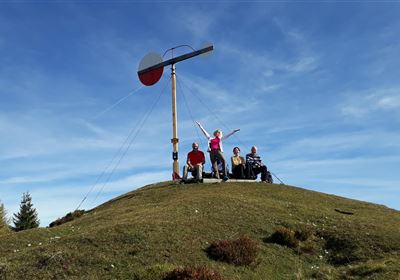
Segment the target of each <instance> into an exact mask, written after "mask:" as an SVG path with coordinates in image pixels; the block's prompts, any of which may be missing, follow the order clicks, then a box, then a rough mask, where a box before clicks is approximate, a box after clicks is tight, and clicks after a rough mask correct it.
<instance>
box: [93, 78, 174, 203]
mask: <svg viewBox="0 0 400 280" xmlns="http://www.w3.org/2000/svg"><path fill="white" fill-rule="evenodd" d="M167 85H168V83H166V84H165V86H164V88H163V89H162V90H161V91H160V93H159V95H158V96H157V98H156V100H155V101H154V102H153V104H152V106H151V108H150V110H149V111H147V112H146V114H145V115H144V117H143V118H142V119H141V122H140V123H139V128H138V129H137V130H136V133H135V135H134V136H133V138H132V139H131V140H130V142H129V144H128V146H127V147H126V148H125V151H124V152H123V154H122V155H121V156H120V157H119V159H118V162H117V164H116V165H115V166H114V168H113V169H112V171H111V173H109V175H108V177H107V179H106V181H105V182H104V184H103V185H102V187H101V188H100V190H99V191H98V192H97V194H96V197H95V198H94V199H93V201H92V202H91V205H93V204H94V202H95V201H96V200H97V198H98V197H99V195H100V194H101V192H102V191H103V189H104V188H105V186H106V185H107V184H108V182H109V181H110V179H111V177H112V175H113V174H114V172H115V170H116V169H117V168H118V166H119V164H120V163H121V161H122V159H123V158H124V157H125V155H126V154H127V152H128V151H129V149H130V147H131V146H132V144H133V142H134V141H135V140H136V138H137V136H138V135H139V132H140V131H141V129H142V128H143V126H144V124H145V123H146V121H147V119H148V117H149V116H150V114H151V113H152V112H153V109H154V107H155V106H156V105H157V103H158V101H159V100H160V97H161V95H162V93H163V92H164V90H165V89H166V87H167ZM130 136H131V135H129V137H130Z"/></svg>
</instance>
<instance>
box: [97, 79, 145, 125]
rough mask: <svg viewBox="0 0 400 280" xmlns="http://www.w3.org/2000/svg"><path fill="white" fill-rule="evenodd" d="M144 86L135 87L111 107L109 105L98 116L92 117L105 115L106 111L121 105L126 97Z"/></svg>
mask: <svg viewBox="0 0 400 280" xmlns="http://www.w3.org/2000/svg"><path fill="white" fill-rule="evenodd" d="M143 87H144V85H140V86H138V87H137V88H135V89H134V90H131V91H130V92H129V93H128V94H127V95H126V96H124V97H122V98H120V99H119V100H117V101H116V102H115V103H114V104H112V105H110V106H109V107H107V108H106V109H104V110H103V111H101V112H100V113H98V114H97V115H96V116H94V117H93V118H92V120H96V119H98V118H99V117H101V116H102V115H104V114H105V113H107V112H108V111H110V110H112V109H114V107H116V106H117V105H119V104H120V103H121V102H123V101H125V99H127V98H128V97H130V96H132V95H133V94H134V93H135V92H137V91H139V90H141V89H142V88H143Z"/></svg>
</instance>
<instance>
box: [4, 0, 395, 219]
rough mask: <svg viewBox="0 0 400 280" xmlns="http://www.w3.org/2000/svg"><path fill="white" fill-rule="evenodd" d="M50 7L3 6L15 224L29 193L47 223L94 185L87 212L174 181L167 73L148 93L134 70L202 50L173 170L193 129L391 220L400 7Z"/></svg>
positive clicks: (187, 79) (184, 76) (9, 182)
mask: <svg viewBox="0 0 400 280" xmlns="http://www.w3.org/2000/svg"><path fill="white" fill-rule="evenodd" d="M51 2H53V1H51ZM51 2H48V1H40V2H29V1H1V2H0V52H1V56H0V131H1V137H0V166H1V169H0V200H1V201H2V202H3V203H4V204H5V207H6V209H7V210H8V212H9V213H10V214H11V213H15V212H17V211H18V206H19V202H20V199H21V196H22V193H23V192H24V191H29V192H30V193H31V194H32V197H33V203H34V205H35V207H36V208H37V210H38V212H39V217H40V219H41V222H42V224H41V225H42V226H46V225H48V223H49V222H51V221H52V220H54V219H56V218H57V217H60V216H63V215H64V214H66V213H67V212H70V211H73V210H74V209H75V208H76V207H77V206H78V204H79V202H80V201H81V200H82V199H83V197H84V196H85V195H86V194H87V193H88V192H89V191H90V190H91V192H90V193H89V195H88V198H87V199H86V200H85V201H84V203H83V205H82V208H84V209H89V208H92V207H94V206H96V205H98V204H99V203H102V202H104V201H107V200H109V199H111V198H113V197H115V196H117V195H119V194H122V193H125V192H128V191H130V190H133V189H135V188H137V187H141V186H143V185H144V184H147V183H152V182H158V181H163V180H168V179H170V177H171V166H172V162H171V149H172V148H171V144H170V139H171V137H172V124H171V93H170V87H171V85H170V79H169V69H168V68H166V69H165V70H164V76H163V78H162V79H161V80H160V82H159V83H157V84H156V85H155V86H152V87H142V86H141V85H140V82H139V81H138V79H137V74H136V72H137V68H138V65H139V62H140V59H141V58H142V57H143V56H144V55H145V54H147V53H148V52H150V51H153V52H158V53H160V54H161V55H162V54H163V53H164V51H165V50H167V49H169V48H171V47H175V46H177V45H181V44H188V45H191V46H192V47H193V48H195V49H198V48H201V47H202V46H204V44H205V43H206V42H212V43H213V44H214V48H215V51H214V52H213V54H212V55H210V56H207V57H196V58H193V59H191V60H188V61H184V62H180V63H178V64H177V66H176V67H177V78H178V85H177V87H178V118H179V138H180V146H179V149H180V159H181V167H182V163H183V162H184V160H185V156H186V153H187V152H188V151H189V150H190V144H191V143H192V142H193V141H200V140H201V142H202V148H203V149H205V147H204V145H205V140H204V139H202V138H201V139H199V135H200V134H199V131H198V130H197V129H196V128H195V125H194V123H193V120H200V121H201V122H202V123H203V125H204V126H205V128H206V129H208V130H210V131H212V130H213V129H215V128H222V129H223V130H224V131H225V132H228V130H231V129H234V128H241V131H240V132H239V133H238V134H237V137H232V138H230V139H229V140H228V141H226V142H225V143H224V148H225V154H226V156H227V157H228V156H230V153H231V150H232V148H233V147H234V146H236V145H239V146H240V147H241V149H242V153H246V152H247V151H248V150H249V149H250V147H251V146H252V145H257V146H258V147H259V152H260V154H261V155H262V157H263V159H264V161H265V163H266V164H267V166H268V167H269V169H270V170H272V171H273V172H274V173H275V174H276V175H278V176H279V177H280V178H281V179H282V180H283V181H284V182H285V183H287V184H290V185H295V186H300V187H304V188H307V189H312V190H316V191H321V192H325V193H331V194H336V195H340V196H345V197H349V198H354V199H358V200H364V201H370V202H374V203H379V204H384V205H386V206H388V207H391V208H395V209H400V204H399V203H400V202H399V200H398V198H399V197H400V174H399V166H400V134H399V129H400V118H399V117H400V110H399V109H400V79H399V78H398V77H399V76H400V70H399V65H400V56H399V53H400V52H399V51H400V36H399V35H400V17H399V14H400V3H399V2H395V1H393V2H390V1H386V2H383V3H380V2H373V1H368V2H367V3H362V2H359V1H354V2H345V1H340V2H335V1H326V2H323V3H318V2H316V1H310V2H307V1H303V2H290V1H286V2H278V1H273V2H267V1H266V2H260V1H259V2H247V3H246V2H236V3H235V2H228V1H225V2H221V3H219V4H215V3H212V2H207V3H205V4H196V3H195V2H186V3H184V2H179V1H175V2H168V1H165V2H151V3H143V2H136V3H135V2H130V1H123V2H113V3H111V2H107V1H101V2H96V1H93V2H91V1H84V2H79V1H59V2H57V1H55V2H54V3H51ZM189 51H191V50H190V49H188V48H182V49H179V50H177V51H176V53H175V54H176V55H178V54H183V53H185V52H189ZM167 58H170V54H167V55H166V59H167ZM149 112H151V113H149ZM142 121H145V122H142ZM142 123H143V124H142ZM200 136H201V135H200ZM125 140H127V141H125ZM128 148H129V149H128ZM207 168H208V169H209V168H210V167H209V165H208V167H207ZM102 174H103V176H101V175H102ZM110 174H111V175H110Z"/></svg>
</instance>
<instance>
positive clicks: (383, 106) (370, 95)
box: [339, 87, 400, 118]
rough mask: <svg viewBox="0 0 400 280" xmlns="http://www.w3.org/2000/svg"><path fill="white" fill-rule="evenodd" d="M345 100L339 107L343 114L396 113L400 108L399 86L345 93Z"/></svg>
mask: <svg viewBox="0 0 400 280" xmlns="http://www.w3.org/2000/svg"><path fill="white" fill-rule="evenodd" d="M345 97H346V101H345V102H344V103H342V104H341V105H340V107H339V109H340V111H341V113H342V114H343V115H344V116H349V117H355V118H362V117H368V116H369V115H370V114H372V113H378V112H381V113H384V112H388V113H389V112H392V113H397V112H398V111H397V110H396V109H399V108H400V88H399V87H391V88H380V89H375V90H365V91H356V92H347V93H345Z"/></svg>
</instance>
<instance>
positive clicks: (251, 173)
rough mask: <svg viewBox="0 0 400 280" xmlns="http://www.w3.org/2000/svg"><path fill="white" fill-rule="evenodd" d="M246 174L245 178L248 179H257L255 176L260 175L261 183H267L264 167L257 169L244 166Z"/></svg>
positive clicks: (266, 173)
mask: <svg viewBox="0 0 400 280" xmlns="http://www.w3.org/2000/svg"><path fill="white" fill-rule="evenodd" d="M246 169H247V172H246V177H247V178H249V179H257V175H258V174H260V173H261V181H267V178H268V177H269V176H268V170H267V167H266V166H265V165H263V166H259V167H252V166H250V165H247V166H246Z"/></svg>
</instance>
